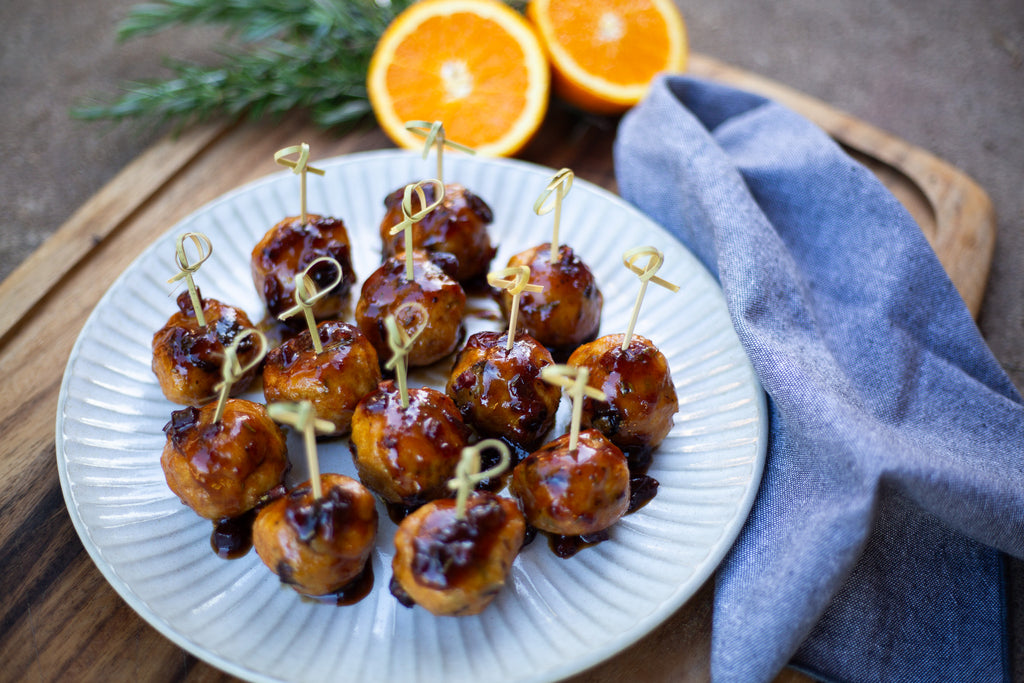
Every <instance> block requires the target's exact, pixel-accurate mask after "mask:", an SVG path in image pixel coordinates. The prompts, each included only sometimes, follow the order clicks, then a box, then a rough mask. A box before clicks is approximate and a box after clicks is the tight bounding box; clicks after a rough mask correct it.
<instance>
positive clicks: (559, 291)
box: [498, 242, 604, 359]
mask: <svg viewBox="0 0 1024 683" xmlns="http://www.w3.org/2000/svg"><path fill="white" fill-rule="evenodd" d="M550 257H551V243H550V242H548V243H544V244H541V245H540V246H536V247H533V248H531V249H527V250H526V251H523V252H520V253H518V254H516V255H515V256H513V257H512V258H510V259H509V260H508V266H509V268H513V267H515V266H527V267H529V269H530V284H534V285H541V286H542V287H544V291H541V292H530V291H526V292H523V293H522V295H521V297H520V300H519V325H521V326H522V328H523V329H524V330H525V331H526V332H527V334H529V335H530V336H531V337H533V338H534V339H536V340H537V341H539V342H540V343H541V344H543V345H544V346H546V347H548V348H549V349H551V351H552V355H553V356H555V357H556V358H557V357H561V358H563V359H564V358H565V357H567V356H568V355H569V354H570V353H571V352H572V351H573V350H574V349H575V348H576V347H577V346H579V345H580V344H583V343H584V342H589V341H592V340H593V339H595V338H596V337H597V331H598V328H600V327H601V306H602V304H603V303H604V299H603V298H602V296H601V290H600V289H598V287H597V281H596V280H595V279H594V274H593V273H592V272H590V268H588V267H587V264H585V263H584V262H583V261H581V260H580V258H579V256H577V255H576V253H575V252H574V251H573V250H572V248H571V247H569V246H566V245H564V244H563V245H562V246H560V247H559V248H558V257H559V258H558V261H556V262H555V263H551V262H550ZM498 303H499V304H500V305H501V311H502V313H503V315H504V316H505V318H506V319H507V318H508V317H509V311H510V310H511V308H512V295H511V294H510V293H509V292H508V290H504V291H502V292H501V294H500V296H499V299H498Z"/></svg>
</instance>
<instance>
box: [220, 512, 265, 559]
mask: <svg viewBox="0 0 1024 683" xmlns="http://www.w3.org/2000/svg"><path fill="white" fill-rule="evenodd" d="M255 519H256V511H255V510H249V511H248V512H246V513H245V514H242V515H239V516H238V517H228V518H227V519H221V520H218V521H216V522H214V523H213V533H212V534H211V535H210V546H211V547H212V548H213V552H214V553H216V555H217V557H219V558H221V559H222V560H237V559H238V558H240V557H245V556H246V555H247V554H248V553H249V550H251V549H252V523H253V521H254V520H255Z"/></svg>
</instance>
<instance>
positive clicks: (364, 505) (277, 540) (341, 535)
mask: <svg viewBox="0 0 1024 683" xmlns="http://www.w3.org/2000/svg"><path fill="white" fill-rule="evenodd" d="M320 485H321V487H322V489H323V497H322V498H320V499H319V500H318V499H315V498H314V497H313V489H312V486H311V485H310V482H308V481H307V482H305V483H304V484H300V485H299V486H296V487H295V488H294V489H292V490H291V491H289V492H288V494H287V495H285V496H283V497H281V498H278V499H277V500H275V501H273V502H272V503H270V504H269V505H267V506H266V507H264V508H262V509H261V510H260V511H259V514H257V515H256V521H255V523H254V524H253V529H252V543H253V547H254V548H256V553H257V554H258V555H259V556H260V559H261V560H263V563H264V564H265V565H267V566H268V567H269V568H270V570H271V571H272V572H274V573H275V574H277V576H278V578H280V579H281V582H282V583H286V584H288V585H290V586H291V587H292V588H294V589H295V590H296V591H298V592H299V593H302V594H304V595H314V596H316V595H328V594H330V593H335V592H337V591H339V590H340V589H342V588H344V587H345V586H346V585H347V584H349V583H351V582H352V581H353V580H355V579H356V578H358V577H359V576H360V575H361V574H362V573H363V571H364V569H365V568H366V564H367V562H368V561H369V559H370V553H371V552H372V551H373V547H374V542H375V541H376V538H377V507H376V503H375V502H374V498H373V494H371V493H370V492H369V491H368V490H366V488H365V487H364V486H363V485H362V484H360V483H359V482H358V481H356V480H355V479H352V478H351V477H346V476H344V475H342V474H324V475H321V477H320Z"/></svg>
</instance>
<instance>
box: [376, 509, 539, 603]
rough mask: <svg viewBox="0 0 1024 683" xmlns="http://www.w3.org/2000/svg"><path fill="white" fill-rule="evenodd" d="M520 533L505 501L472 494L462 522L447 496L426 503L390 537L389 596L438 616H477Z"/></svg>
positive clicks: (502, 576)
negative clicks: (392, 541) (391, 575)
mask: <svg viewBox="0 0 1024 683" xmlns="http://www.w3.org/2000/svg"><path fill="white" fill-rule="evenodd" d="M525 534H526V523H525V521H524V520H523V514H522V513H521V512H520V511H519V508H518V507H516V504H515V501H513V500H510V499H508V498H499V497H498V496H496V495H494V494H492V493H487V492H481V493H474V494H472V495H471V496H470V497H469V498H468V499H467V500H466V514H465V517H464V518H463V519H459V518H458V517H457V516H456V505H455V501H454V500H452V499H450V498H447V499H443V500H435V501H433V502H431V503H427V504H426V505H424V506H423V507H421V508H420V509H419V510H417V511H416V512H414V513H412V514H411V515H409V516H408V517H406V518H405V519H404V520H402V523H401V524H400V525H399V527H398V531H397V532H396V534H395V556H394V559H393V560H392V563H391V568H392V571H393V572H394V581H393V582H392V592H393V593H396V594H397V595H398V597H399V599H400V600H403V601H404V602H406V604H408V603H409V601H411V602H414V603H415V604H418V605H420V606H421V607H423V608H425V609H426V610H427V611H429V612H431V613H432V614H435V615H438V616H468V615H473V614H479V613H480V612H481V611H483V609H484V608H485V607H487V605H489V604H490V603H491V601H492V600H494V598H495V596H496V595H497V594H498V592H499V591H500V590H501V588H502V586H504V585H505V581H506V580H507V577H508V574H509V572H510V571H511V568H512V562H513V560H515V558H516V555H517V554H518V553H519V549H520V548H521V547H522V545H523V539H524V537H525ZM396 583H397V584H398V585H397V586H395V584H396Z"/></svg>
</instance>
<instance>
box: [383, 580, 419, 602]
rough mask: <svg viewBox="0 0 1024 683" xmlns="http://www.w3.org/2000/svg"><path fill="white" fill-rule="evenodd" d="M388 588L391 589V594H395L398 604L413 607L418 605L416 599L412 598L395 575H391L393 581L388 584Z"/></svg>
mask: <svg viewBox="0 0 1024 683" xmlns="http://www.w3.org/2000/svg"><path fill="white" fill-rule="evenodd" d="M388 590H389V591H391V595H393V596H395V600H398V604H400V605H402V606H403V607H409V608H412V607H415V606H416V601H415V600H413V599H412V596H411V595H409V594H408V593H406V592H405V589H404V588H402V584H401V583H400V582H399V581H398V579H397V578H395V576H394V575H392V576H391V582H390V583H389V584H388Z"/></svg>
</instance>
